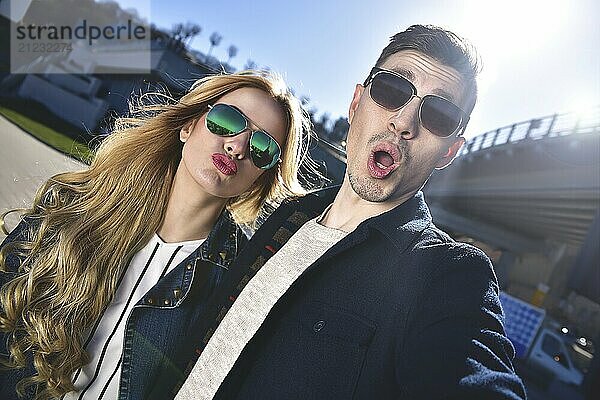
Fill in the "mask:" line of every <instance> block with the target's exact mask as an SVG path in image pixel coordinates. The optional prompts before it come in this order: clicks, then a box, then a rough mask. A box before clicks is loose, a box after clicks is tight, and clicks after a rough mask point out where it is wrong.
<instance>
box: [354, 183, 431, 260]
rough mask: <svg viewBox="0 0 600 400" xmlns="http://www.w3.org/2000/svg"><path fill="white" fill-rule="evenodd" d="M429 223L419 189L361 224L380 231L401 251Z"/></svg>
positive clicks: (429, 214) (426, 208)
mask: <svg viewBox="0 0 600 400" xmlns="http://www.w3.org/2000/svg"><path fill="white" fill-rule="evenodd" d="M431 223H432V219H431V213H430V212H429V207H427V204H426V203H425V199H424V197H423V192H421V191H419V192H417V193H416V194H415V195H414V196H413V197H411V198H410V199H408V200H407V201H405V202H404V203H402V204H400V205H399V206H397V207H394V208H393V209H391V210H389V211H387V212H385V213H383V214H380V215H377V216H375V217H371V218H369V219H367V220H365V221H363V223H362V224H365V225H366V226H368V227H370V228H373V229H376V230H378V231H379V232H381V233H382V234H383V235H384V236H386V237H387V238H388V239H389V240H390V241H391V242H392V243H393V244H394V245H395V246H396V247H398V250H399V251H401V252H403V251H405V250H406V249H407V248H408V247H409V246H410V245H411V243H412V242H413V241H414V238H415V236H417V235H419V234H420V233H421V232H423V230H424V229H425V228H427V227H428V226H429V225H431ZM362 224H361V225H362ZM359 227H360V225H359Z"/></svg>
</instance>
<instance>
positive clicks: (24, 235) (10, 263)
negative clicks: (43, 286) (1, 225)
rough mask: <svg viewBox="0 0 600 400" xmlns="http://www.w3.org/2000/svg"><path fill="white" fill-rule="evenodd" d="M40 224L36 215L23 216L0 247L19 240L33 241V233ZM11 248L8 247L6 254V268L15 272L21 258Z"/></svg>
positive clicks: (10, 271)
mask: <svg viewBox="0 0 600 400" xmlns="http://www.w3.org/2000/svg"><path fill="white" fill-rule="evenodd" d="M39 224H40V220H39V218H36V217H34V216H25V217H23V219H22V220H21V222H19V224H18V225H17V226H16V227H15V228H14V229H13V230H11V231H10V233H9V234H8V235H7V236H6V237H5V238H4V240H3V241H2V244H0V249H3V248H4V247H7V246H10V245H12V244H16V243H18V242H27V241H31V240H32V236H33V233H34V232H35V231H36V230H37V228H38V227H39ZM11 250H12V249H11V248H9V249H7V251H6V253H5V255H4V270H5V272H8V273H15V272H17V270H18V268H19V265H20V264H21V258H20V257H19V255H18V254H16V252H15V251H11Z"/></svg>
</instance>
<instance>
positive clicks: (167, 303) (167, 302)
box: [163, 299, 171, 306]
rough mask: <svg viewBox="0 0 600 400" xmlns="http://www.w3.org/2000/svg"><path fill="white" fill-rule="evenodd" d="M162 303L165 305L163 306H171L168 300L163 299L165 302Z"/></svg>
mask: <svg viewBox="0 0 600 400" xmlns="http://www.w3.org/2000/svg"><path fill="white" fill-rule="evenodd" d="M163 303H164V304H165V306H168V305H169V304H171V300H169V299H165V300H164V301H163Z"/></svg>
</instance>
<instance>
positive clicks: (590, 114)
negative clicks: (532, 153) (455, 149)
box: [459, 105, 600, 155]
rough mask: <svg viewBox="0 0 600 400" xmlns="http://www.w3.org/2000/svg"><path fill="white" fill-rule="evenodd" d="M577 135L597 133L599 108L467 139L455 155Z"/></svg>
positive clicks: (560, 115) (523, 123) (515, 125)
mask: <svg viewBox="0 0 600 400" xmlns="http://www.w3.org/2000/svg"><path fill="white" fill-rule="evenodd" d="M579 133H600V105H598V106H596V107H594V108H591V109H589V110H586V111H585V112H570V113H565V114H553V115H548V116H546V117H542V118H534V119H531V120H529V121H524V122H519V123H516V124H512V125H508V126H504V127H502V128H498V129H496V130H493V131H489V132H486V133H483V134H481V135H478V136H475V137H473V138H471V139H469V140H468V141H467V143H466V144H465V145H464V146H463V147H462V149H461V152H460V153H459V155H464V154H469V153H475V152H477V151H480V150H484V149H488V148H491V147H495V146H500V145H504V144H508V143H516V142H522V141H533V140H539V139H543V138H547V137H557V136H567V135H573V134H579Z"/></svg>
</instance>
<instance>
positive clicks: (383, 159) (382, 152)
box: [367, 143, 400, 179]
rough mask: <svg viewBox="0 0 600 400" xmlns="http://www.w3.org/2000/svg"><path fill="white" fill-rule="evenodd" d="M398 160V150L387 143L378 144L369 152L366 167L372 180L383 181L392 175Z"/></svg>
mask: <svg viewBox="0 0 600 400" xmlns="http://www.w3.org/2000/svg"><path fill="white" fill-rule="evenodd" d="M399 160H400V152H399V151H398V148H397V147H395V146H393V145H391V144H389V143H380V144H379V145H377V146H376V147H375V148H374V149H373V150H372V152H371V155H370V156H369V160H368V162H367V167H368V169H369V172H370V174H371V176H372V177H373V178H377V179H383V178H385V177H387V176H388V175H389V174H391V173H392V171H394V170H395V169H396V168H397V167H398V162H399Z"/></svg>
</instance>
